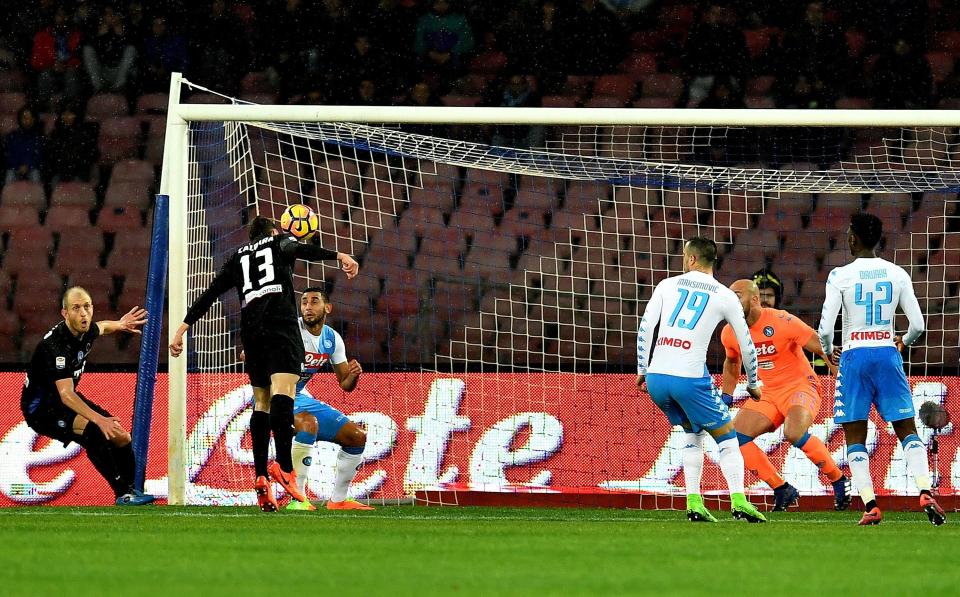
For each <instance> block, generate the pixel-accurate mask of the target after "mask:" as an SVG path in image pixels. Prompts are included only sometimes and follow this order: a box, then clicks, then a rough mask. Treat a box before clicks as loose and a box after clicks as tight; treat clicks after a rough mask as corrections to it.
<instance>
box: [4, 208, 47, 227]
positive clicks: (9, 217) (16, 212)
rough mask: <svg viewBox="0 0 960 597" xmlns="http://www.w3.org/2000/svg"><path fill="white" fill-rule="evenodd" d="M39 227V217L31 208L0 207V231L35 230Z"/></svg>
mask: <svg viewBox="0 0 960 597" xmlns="http://www.w3.org/2000/svg"><path fill="white" fill-rule="evenodd" d="M39 225H40V215H39V214H38V213H37V210H36V209H35V208H33V207H18V206H16V205H13V206H7V205H0V230H4V231H6V230H13V229H16V228H35V227H37V226H39Z"/></svg>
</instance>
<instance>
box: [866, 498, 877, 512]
mask: <svg viewBox="0 0 960 597" xmlns="http://www.w3.org/2000/svg"><path fill="white" fill-rule="evenodd" d="M876 507H877V500H870V501H869V502H867V503H866V504H864V505H863V509H864V510H865V511H867V512H869V511H870V510H873V509H874V508H876Z"/></svg>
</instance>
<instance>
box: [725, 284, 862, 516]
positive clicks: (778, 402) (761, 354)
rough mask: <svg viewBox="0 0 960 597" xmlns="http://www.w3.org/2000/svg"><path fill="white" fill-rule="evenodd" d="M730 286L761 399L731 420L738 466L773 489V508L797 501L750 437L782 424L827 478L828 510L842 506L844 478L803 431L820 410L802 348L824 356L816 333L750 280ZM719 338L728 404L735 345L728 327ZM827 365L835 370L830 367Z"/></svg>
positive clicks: (846, 490) (736, 361)
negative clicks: (770, 304) (764, 302)
mask: <svg viewBox="0 0 960 597" xmlns="http://www.w3.org/2000/svg"><path fill="white" fill-rule="evenodd" d="M730 289H731V290H733V291H734V293H736V295H737V296H739V297H740V302H741V304H742V305H743V314H744V316H745V317H746V319H747V325H748V326H749V327H750V335H751V337H752V338H753V343H754V345H755V346H756V347H757V358H758V360H759V370H758V371H759V374H760V380H761V381H762V382H763V398H761V399H760V400H747V401H746V402H744V404H743V405H742V406H741V408H740V411H739V412H738V413H737V416H736V418H735V419H734V422H733V424H734V429H735V430H736V432H737V438H738V440H739V442H740V452H741V453H742V454H743V461H744V465H745V466H746V468H748V469H750V470H751V471H753V472H754V473H756V474H757V475H758V476H759V477H760V478H761V479H763V481H764V482H766V483H767V485H769V486H770V487H771V488H772V489H773V494H774V506H773V509H774V511H782V510H786V509H787V508H788V507H789V506H791V505H793V504H795V503H797V501H798V500H799V498H800V492H799V491H797V489H796V488H795V487H793V486H792V485H790V484H789V483H787V482H786V481H784V480H783V478H782V477H781V476H780V474H779V473H778V472H777V470H776V469H775V468H774V467H773V464H771V462H770V459H769V458H767V455H766V454H764V452H763V450H761V449H760V448H759V447H758V446H757V444H756V443H754V441H753V439H754V438H755V437H757V436H758V435H762V434H764V433H768V432H770V431H774V430H775V429H777V427H780V426H781V425H783V436H784V438H785V439H786V440H788V441H789V442H790V443H791V444H793V445H794V446H795V447H796V448H799V449H800V450H803V453H804V454H806V455H807V458H809V459H810V461H811V462H813V463H814V464H815V465H817V468H818V469H820V471H821V472H822V473H823V474H824V475H826V476H827V478H828V479H829V480H830V482H831V484H832V485H833V495H834V508H835V509H836V510H846V509H847V507H848V506H849V505H850V501H851V499H852V498H851V495H850V494H851V487H850V480H849V479H848V478H847V477H845V476H844V475H843V473H841V472H840V469H839V468H838V467H837V464H836V463H835V462H834V461H833V458H831V456H830V452H829V450H827V447H826V446H825V445H824V443H823V441H822V440H820V438H818V437H814V436H812V435H810V433H809V432H808V431H807V430H808V429H809V427H810V425H811V424H813V420H814V418H815V417H816V415H817V412H818V411H819V409H820V384H819V382H818V380H817V376H816V375H815V374H814V371H813V367H811V366H810V361H809V360H808V359H807V358H806V356H805V355H804V354H803V351H804V350H807V351H809V352H811V353H813V354H816V355H819V356H821V357H825V355H824V354H823V348H821V346H820V338H819V337H818V336H817V332H816V331H815V330H814V329H813V328H811V327H810V326H808V325H807V324H805V323H804V322H803V321H801V320H800V319H799V318H797V317H796V316H794V315H791V314H790V313H787V312H786V311H782V310H779V309H770V308H766V307H762V306H761V304H760V290H759V288H758V287H757V284H756V283H755V282H754V281H752V280H737V281H736V282H734V283H733V284H732V285H731V286H730ZM720 339H721V341H722V342H723V346H724V349H725V350H726V360H725V361H724V364H723V381H722V384H721V388H722V391H723V398H724V401H725V402H727V403H728V404H729V403H730V402H732V397H731V395H732V393H733V390H734V388H735V387H736V385H737V378H738V377H739V375H740V360H741V356H740V347H739V345H738V344H737V341H736V338H734V335H733V331H732V330H731V329H730V326H727V327H725V328H724V329H723V332H722V333H721V335H720ZM824 360H825V361H827V362H828V363H829V360H828V359H826V358H824ZM830 368H831V372H833V373H836V371H835V370H834V367H833V366H832V365H830Z"/></svg>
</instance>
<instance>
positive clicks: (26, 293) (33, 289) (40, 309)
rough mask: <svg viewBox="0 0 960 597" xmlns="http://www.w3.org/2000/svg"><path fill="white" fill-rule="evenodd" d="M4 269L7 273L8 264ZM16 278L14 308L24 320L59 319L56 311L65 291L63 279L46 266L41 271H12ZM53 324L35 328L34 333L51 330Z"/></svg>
mask: <svg viewBox="0 0 960 597" xmlns="http://www.w3.org/2000/svg"><path fill="white" fill-rule="evenodd" d="M4 269H6V270H7V271H11V270H9V268H7V265H6V263H4ZM11 274H12V275H13V277H14V278H16V288H17V291H16V294H15V295H14V297H13V308H14V309H15V310H16V311H17V313H18V314H19V315H20V316H21V317H24V318H27V319H31V321H34V322H35V321H36V320H37V319H38V318H39V319H41V320H52V321H53V322H55V320H56V319H59V313H58V312H57V310H56V309H55V307H56V306H57V303H58V302H59V300H60V294H61V293H62V292H63V290H64V283H63V279H62V278H61V277H60V276H59V275H57V274H56V273H55V272H53V271H51V270H49V269H47V268H46V267H45V266H44V267H43V268H41V269H33V270H32V271H31V270H30V269H27V270H25V271H11ZM51 325H52V323H47V324H40V325H37V326H34V330H33V331H41V329H46V328H49V327H50V326H51Z"/></svg>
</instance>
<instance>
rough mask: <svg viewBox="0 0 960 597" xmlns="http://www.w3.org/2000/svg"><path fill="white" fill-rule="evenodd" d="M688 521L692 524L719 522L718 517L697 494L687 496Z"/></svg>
mask: <svg viewBox="0 0 960 597" xmlns="http://www.w3.org/2000/svg"><path fill="white" fill-rule="evenodd" d="M687 520H689V521H690V522H717V517H716V516H714V515H713V514H711V513H710V510H707V508H706V506H704V505H703V498H702V497H700V496H699V495H697V494H695V493H691V494H690V495H688V496H687Z"/></svg>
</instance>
